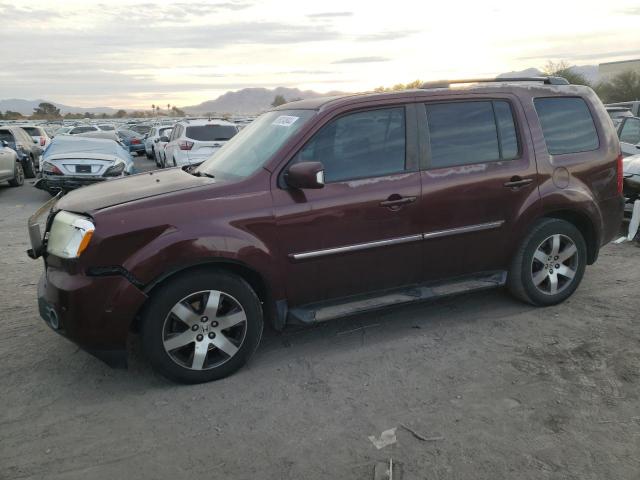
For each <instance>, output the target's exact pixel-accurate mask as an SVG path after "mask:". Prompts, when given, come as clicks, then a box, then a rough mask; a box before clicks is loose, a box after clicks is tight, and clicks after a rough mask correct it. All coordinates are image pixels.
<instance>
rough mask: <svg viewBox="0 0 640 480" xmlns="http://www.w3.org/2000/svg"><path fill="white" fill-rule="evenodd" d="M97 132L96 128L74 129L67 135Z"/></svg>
mask: <svg viewBox="0 0 640 480" xmlns="http://www.w3.org/2000/svg"><path fill="white" fill-rule="evenodd" d="M96 130H97V128H96V127H74V129H73V130H71V132H69V133H74V134H75V133H87V132H95V131H96Z"/></svg>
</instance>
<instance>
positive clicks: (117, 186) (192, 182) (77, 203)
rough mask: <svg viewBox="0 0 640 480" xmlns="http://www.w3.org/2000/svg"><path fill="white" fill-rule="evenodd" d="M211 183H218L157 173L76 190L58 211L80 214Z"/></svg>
mask: <svg viewBox="0 0 640 480" xmlns="http://www.w3.org/2000/svg"><path fill="white" fill-rule="evenodd" d="M212 183H216V181H215V180H214V179H213V178H208V177H194V176H193V175H190V174H188V173H186V172H184V171H182V170H181V169H179V168H171V169H167V170H155V171H153V172H148V173H140V174H138V175H130V176H126V177H122V178H118V179H114V180H107V181H104V182H100V183H96V184H94V185H90V186H87V187H83V188H79V189H78V190H73V191H71V192H69V193H67V194H66V195H65V196H64V197H62V198H61V199H60V200H59V201H58V203H57V204H56V210H68V211H70V212H78V213H81V212H92V211H96V210H101V209H103V208H107V207H112V206H114V205H120V204H122V203H127V202H133V201H135V200H141V199H143V198H149V197H154V196H157V195H162V194H165V193H171V192H176V191H178V190H185V189H188V188H195V187H201V186H203V185H210V184H212Z"/></svg>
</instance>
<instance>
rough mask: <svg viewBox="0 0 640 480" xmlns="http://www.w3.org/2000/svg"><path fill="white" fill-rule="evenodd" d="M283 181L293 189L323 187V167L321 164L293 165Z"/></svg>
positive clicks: (305, 163) (303, 163) (304, 163)
mask: <svg viewBox="0 0 640 480" xmlns="http://www.w3.org/2000/svg"><path fill="white" fill-rule="evenodd" d="M284 181H285V182H286V183H287V185H289V186H290V187H293V188H300V189H305V188H314V189H315V188H322V187H324V166H323V165H322V163H321V162H301V163H294V164H293V165H291V167H289V170H288V171H287V173H285V175H284Z"/></svg>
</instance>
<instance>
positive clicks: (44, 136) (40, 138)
mask: <svg viewBox="0 0 640 480" xmlns="http://www.w3.org/2000/svg"><path fill="white" fill-rule="evenodd" d="M16 126H17V127H20V128H22V129H23V130H24V131H25V132H27V133H28V134H29V135H31V138H33V139H34V140H35V141H36V142H37V143H38V145H40V148H42V149H45V148H46V147H47V145H49V143H50V142H51V137H49V134H48V133H47V131H46V130H45V129H44V128H43V127H40V126H37V125H16Z"/></svg>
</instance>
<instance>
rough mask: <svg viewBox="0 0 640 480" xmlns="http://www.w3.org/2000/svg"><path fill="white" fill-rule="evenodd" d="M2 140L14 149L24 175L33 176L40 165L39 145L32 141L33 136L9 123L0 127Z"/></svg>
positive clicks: (40, 150)
mask: <svg viewBox="0 0 640 480" xmlns="http://www.w3.org/2000/svg"><path fill="white" fill-rule="evenodd" d="M2 140H4V141H5V142H7V144H8V145H9V147H10V148H12V149H13V150H15V152H16V154H17V155H18V160H20V162H21V163H22V169H23V170H24V175H25V177H27V178H34V177H35V176H36V172H37V171H38V167H39V165H40V155H41V154H42V149H41V148H40V146H39V145H37V144H36V143H34V140H33V138H31V136H30V135H29V134H28V133H27V132H25V131H24V130H23V129H22V128H20V127H15V126H9V125H5V126H4V127H1V128H0V141H2Z"/></svg>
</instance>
